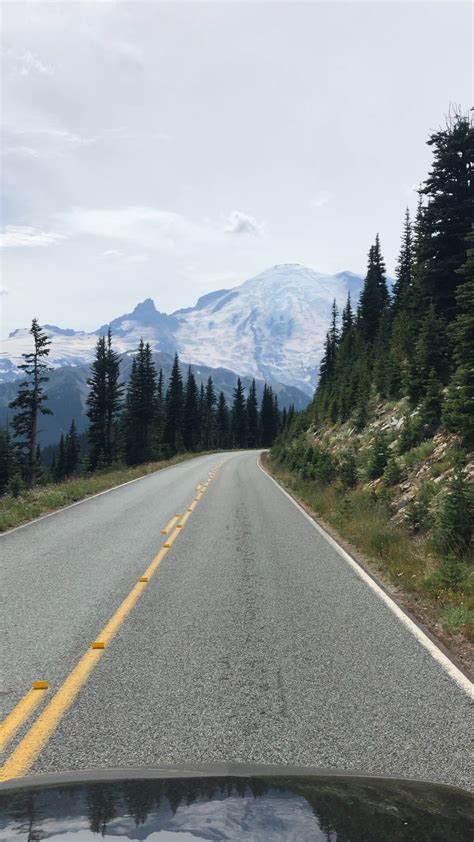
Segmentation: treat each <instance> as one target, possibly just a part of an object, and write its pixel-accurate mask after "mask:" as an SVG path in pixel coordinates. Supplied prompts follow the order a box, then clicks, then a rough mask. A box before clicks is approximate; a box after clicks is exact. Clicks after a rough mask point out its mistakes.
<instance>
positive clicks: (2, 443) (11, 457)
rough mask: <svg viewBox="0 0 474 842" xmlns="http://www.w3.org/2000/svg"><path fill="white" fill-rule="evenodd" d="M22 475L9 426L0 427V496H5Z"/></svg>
mask: <svg viewBox="0 0 474 842" xmlns="http://www.w3.org/2000/svg"><path fill="white" fill-rule="evenodd" d="M19 473H20V465H19V462H18V454H17V450H16V447H15V445H14V443H13V441H12V438H11V436H10V430H9V428H8V426H6V427H0V494H5V492H6V491H7V489H8V485H9V483H10V482H11V480H12V478H13V477H14V476H15V475H18V474H19Z"/></svg>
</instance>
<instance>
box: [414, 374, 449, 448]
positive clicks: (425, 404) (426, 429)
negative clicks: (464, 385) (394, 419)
mask: <svg viewBox="0 0 474 842" xmlns="http://www.w3.org/2000/svg"><path fill="white" fill-rule="evenodd" d="M442 406H443V393H442V390H441V385H440V382H439V377H438V375H437V374H436V371H435V370H434V368H432V369H431V371H430V374H429V377H428V382H427V384H426V392H425V396H424V398H423V400H422V402H421V406H420V411H419V413H418V421H419V424H420V426H421V428H422V431H423V435H424V436H426V437H427V438H429V437H431V436H433V435H434V433H435V432H436V430H437V428H438V427H439V424H440V421H441V410H442Z"/></svg>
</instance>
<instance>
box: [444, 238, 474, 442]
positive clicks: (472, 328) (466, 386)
mask: <svg viewBox="0 0 474 842" xmlns="http://www.w3.org/2000/svg"><path fill="white" fill-rule="evenodd" d="M459 274H460V275H461V279H462V281H463V282H462V283H461V286H459V287H458V289H457V291H456V305H457V309H456V318H455V320H454V321H453V322H452V324H451V327H450V333H451V339H452V347H453V358H454V363H455V366H456V369H455V372H454V376H453V378H452V380H451V382H450V384H449V387H448V392H447V395H446V403H445V407H444V413H443V421H444V423H445V425H446V427H447V428H448V429H449V430H453V431H454V432H456V433H459V434H460V435H461V436H462V437H463V438H464V439H465V442H466V445H467V446H472V445H473V444H474V229H473V231H472V232H471V233H470V235H469V237H468V251H467V260H466V262H465V263H464V264H463V266H462V267H461V269H460V270H459Z"/></svg>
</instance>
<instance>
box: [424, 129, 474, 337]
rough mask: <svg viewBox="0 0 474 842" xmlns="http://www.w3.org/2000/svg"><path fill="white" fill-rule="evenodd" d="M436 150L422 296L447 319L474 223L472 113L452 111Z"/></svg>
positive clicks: (428, 191)
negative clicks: (473, 217) (470, 115)
mask: <svg viewBox="0 0 474 842" xmlns="http://www.w3.org/2000/svg"><path fill="white" fill-rule="evenodd" d="M428 146H430V147H431V148H432V150H433V164H432V168H431V172H430V174H429V176H428V178H427V179H426V181H425V182H424V185H423V187H422V188H421V191H420V192H421V195H422V196H424V197H426V199H427V203H426V205H425V206H424V208H423V211H422V218H421V220H420V223H421V225H422V228H423V236H422V237H420V243H419V254H418V263H419V273H418V279H417V282H418V286H419V293H420V296H421V300H422V301H423V302H424V303H425V305H428V303H429V302H430V301H431V302H433V305H434V308H435V310H436V312H437V313H438V314H442V315H443V317H444V318H445V319H446V320H447V322H448V323H449V322H451V321H452V320H453V319H454V317H455V315H456V301H455V296H456V289H457V287H458V286H459V284H460V282H461V279H460V277H459V274H458V271H457V270H458V269H459V268H460V267H461V266H462V265H463V264H464V263H465V261H466V238H467V237H468V234H469V231H470V228H471V221H472V161H473V159H474V128H473V127H472V126H471V125H470V123H469V117H468V116H467V115H463V114H460V113H455V114H453V115H450V117H449V118H448V120H447V123H446V126H445V128H444V129H440V130H439V131H437V132H434V133H433V134H432V135H431V137H430V138H429V140H428Z"/></svg>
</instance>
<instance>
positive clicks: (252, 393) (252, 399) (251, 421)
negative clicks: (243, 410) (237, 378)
mask: <svg viewBox="0 0 474 842" xmlns="http://www.w3.org/2000/svg"><path fill="white" fill-rule="evenodd" d="M258 444H259V429H258V402H257V387H256V384H255V379H253V380H252V383H251V384H250V388H249V393H248V395H247V447H257V446H258Z"/></svg>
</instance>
